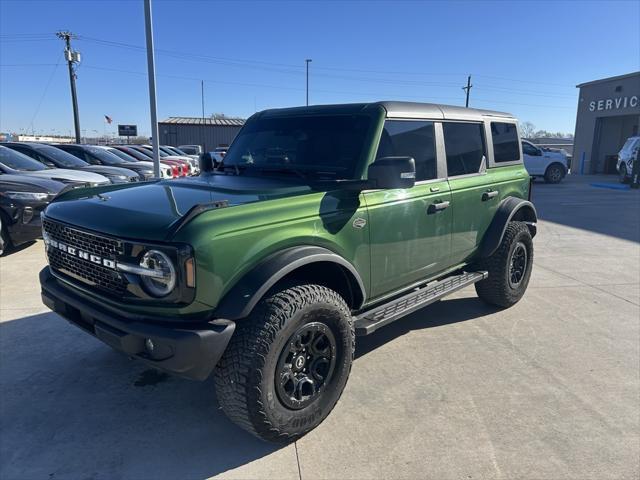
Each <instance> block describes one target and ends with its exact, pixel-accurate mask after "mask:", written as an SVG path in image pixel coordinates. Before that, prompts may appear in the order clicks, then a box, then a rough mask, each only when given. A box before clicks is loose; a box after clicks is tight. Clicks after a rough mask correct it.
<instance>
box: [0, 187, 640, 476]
mask: <svg viewBox="0 0 640 480" xmlns="http://www.w3.org/2000/svg"><path fill="white" fill-rule="evenodd" d="M595 180H596V179H594V178H590V177H581V178H580V177H576V178H573V177H569V178H567V180H566V181H565V182H564V183H562V184H560V185H545V184H536V185H535V187H534V192H535V193H534V201H535V203H536V206H537V207H538V210H539V215H540V217H541V222H540V225H539V234H538V236H537V237H536V239H535V240H534V244H535V248H536V251H535V259H534V264H535V265H534V272H533V277H532V281H531V284H530V286H529V290H528V292H527V294H526V295H525V297H524V299H523V300H522V301H521V302H520V303H519V304H517V305H516V306H514V307H512V308H511V309H508V310H503V311H499V310H496V309H493V308H491V307H488V306H486V305H484V304H483V303H482V302H481V301H480V300H478V299H477V298H476V296H475V292H474V290H473V288H470V289H465V290H462V291H460V292H458V293H457V294H456V295H455V296H454V297H452V298H450V299H447V300H444V301H441V302H439V303H437V304H435V305H432V306H430V307H427V308H426V309H424V310H422V311H420V312H417V313H415V314H413V315H411V316H410V317H408V318H406V319H404V320H401V321H399V322H396V323H395V324H392V325H390V326H388V327H385V328H383V329H381V330H379V331H378V332H376V333H375V334H373V335H371V336H369V337H364V338H358V339H357V341H358V346H357V359H356V361H355V363H354V366H353V370H352V373H351V377H350V379H349V382H348V384H347V388H346V390H345V392H344V394H343V396H342V398H341V400H340V402H339V403H338V405H337V406H336V408H335V410H334V411H333V412H332V414H331V415H330V416H329V418H328V419H327V420H326V421H325V422H324V423H323V424H322V425H320V426H319V427H318V428H317V429H316V430H314V431H313V432H311V433H310V434H309V435H307V436H305V437H304V438H302V439H301V440H299V441H298V442H296V443H295V444H292V445H289V446H286V447H280V446H273V445H269V444H266V443H263V442H260V441H258V440H256V439H254V438H253V437H251V436H250V435H248V434H245V433H244V432H243V431H241V430H239V429H238V428H236V427H235V426H234V425H233V424H232V423H231V422H229V421H228V420H227V419H226V418H225V417H224V415H223V414H222V413H221V412H220V411H219V409H218V407H217V402H216V399H215V392H214V388H213V383H212V382H211V381H207V382H204V383H196V382H190V381H186V380H181V379H177V378H171V377H166V376H164V375H158V374H155V373H154V372H153V371H149V370H147V369H146V368H145V367H144V366H142V365H140V364H138V363H136V362H131V361H129V360H128V359H126V358H124V357H122V356H121V355H119V354H117V353H115V352H113V351H111V350H110V349H109V348H108V347H106V346H104V345H103V344H101V343H100V342H98V341H97V340H95V339H93V338H91V337H89V336H87V335H86V334H85V333H83V332H81V331H79V330H78V329H77V328H75V327H72V326H70V325H68V324H67V323H66V322H65V321H63V320H61V319H60V318H59V317H57V316H56V315H54V314H51V313H49V312H48V311H47V310H46V309H45V308H44V307H43V306H42V305H41V303H40V299H39V287H38V283H37V273H38V271H39V269H40V268H41V267H42V266H43V265H44V253H43V248H42V242H38V243H36V244H34V245H32V246H29V247H28V248H25V249H23V250H21V251H19V252H16V253H13V254H11V255H9V256H8V257H6V258H2V259H0V423H1V425H0V427H1V428H0V478H1V479H3V480H13V479H32V478H33V479H43V478H44V479H59V478H61V479H77V478H92V479H147V478H148V479H164V478H167V479H169V478H181V479H204V478H208V477H212V476H220V477H221V478H243V479H245V478H283V479H284V478H293V479H295V478H303V479H305V480H306V479H320V478H372V479H373V478H398V479H404V478H407V479H412V478H433V479H449V478H451V479H478V478H498V479H501V478H502V479H510V478H523V479H558V478H575V479H623V478H629V479H635V478H638V476H639V475H640V464H639V462H640V461H639V458H640V406H639V405H640V326H639V324H640V215H639V213H640V192H638V191H619V190H608V189H601V188H595V187H592V186H590V183H592V182H594V181H595ZM597 180H598V181H605V182H607V181H608V182H613V181H615V180H614V179H613V178H605V179H604V180H603V179H602V178H599V179H597Z"/></svg>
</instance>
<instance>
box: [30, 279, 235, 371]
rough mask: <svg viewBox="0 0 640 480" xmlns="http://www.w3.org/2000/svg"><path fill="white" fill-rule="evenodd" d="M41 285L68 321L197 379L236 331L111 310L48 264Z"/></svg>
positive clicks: (226, 324) (224, 324) (222, 323)
mask: <svg viewBox="0 0 640 480" xmlns="http://www.w3.org/2000/svg"><path fill="white" fill-rule="evenodd" d="M40 285H41V287H42V302H43V303H44V304H45V305H46V306H47V307H49V308H50V309H51V310H53V311H54V312H56V313H57V314H59V315H60V316H62V317H64V318H65V319H66V320H68V321H69V322H70V323H72V324H74V325H76V326H77V327H80V328H81V329H82V330H84V331H85V332H87V333H90V334H91V335H94V336H95V337H97V338H98V339H99V340H102V341H103V342H104V343H106V344H107V345H109V346H110V347H112V348H114V349H115V350H119V351H121V352H123V353H125V354H127V355H129V356H131V357H134V358H137V359H139V360H141V361H143V362H144V363H146V364H148V365H151V366H152V367H155V368H158V369H160V370H164V371H166V372H169V373H172V374H175V375H179V376H181V377H185V378H190V379H193V380H205V379H206V378H207V377H208V376H209V375H210V374H211V372H212V371H213V368H214V367H215V366H216V364H217V363H218V361H219V360H220V357H222V354H223V353H224V351H225V349H226V348H227V344H228V343H229V340H230V339H231V335H232V334H233V331H234V330H235V323H234V322H232V321H230V320H213V321H210V322H206V323H198V324H195V325H194V324H188V325H175V324H174V326H167V325H166V323H165V324H163V325H157V324H154V323H153V320H152V319H141V318H140V317H139V316H133V315H131V316H128V315H127V314H126V313H125V312H122V311H118V312H111V311H109V310H107V309H106V308H105V307H104V306H103V305H98V304H94V303H92V302H89V301H87V300H85V299H83V298H80V297H79V296H77V295H75V294H74V293H73V292H72V291H71V290H69V288H67V287H64V286H62V285H61V283H60V281H59V280H57V279H56V278H55V277H54V276H53V275H52V274H51V272H50V271H49V267H45V268H44V269H43V270H42V271H41V272H40ZM150 344H153V349H151V350H150V349H149V348H148V347H149V345H150Z"/></svg>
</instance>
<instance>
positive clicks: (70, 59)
mask: <svg viewBox="0 0 640 480" xmlns="http://www.w3.org/2000/svg"><path fill="white" fill-rule="evenodd" d="M56 35H57V36H58V38H61V39H62V40H64V43H65V48H64V57H65V58H66V59H67V64H68V65H69V82H70V83H71V103H72V104H73V124H74V126H75V130H76V143H80V116H79V115H78V95H77V93H76V72H75V68H74V66H73V65H74V64H75V63H80V52H76V51H74V50H73V49H72V48H71V39H72V38H74V37H75V36H74V35H73V33H71V32H68V31H64V32H62V31H61V32H58V33H56Z"/></svg>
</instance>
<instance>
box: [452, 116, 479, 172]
mask: <svg viewBox="0 0 640 480" xmlns="http://www.w3.org/2000/svg"><path fill="white" fill-rule="evenodd" d="M442 130H443V132H444V147H445V150H446V151H447V173H448V175H449V176H450V177H455V176H456V175H467V174H470V173H478V172H482V171H483V170H484V169H485V168H486V149H485V144H484V125H483V124H481V123H453V122H445V123H443V124H442Z"/></svg>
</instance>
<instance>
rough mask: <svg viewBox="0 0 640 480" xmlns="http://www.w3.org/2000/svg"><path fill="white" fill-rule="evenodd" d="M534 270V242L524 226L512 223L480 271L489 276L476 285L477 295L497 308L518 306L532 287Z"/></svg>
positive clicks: (520, 223) (481, 264) (482, 263)
mask: <svg viewBox="0 0 640 480" xmlns="http://www.w3.org/2000/svg"><path fill="white" fill-rule="evenodd" d="M532 266H533V240H532V239H531V233H530V232H529V228H528V227H527V225H526V224H525V223H522V222H510V223H509V224H508V225H507V229H506V231H505V232H504V236H503V238H502V242H501V243H500V246H499V247H498V249H497V250H496V251H495V252H494V253H493V254H492V255H491V256H490V257H488V258H486V259H484V260H483V261H482V262H481V263H480V265H479V268H480V269H483V270H486V271H487V272H488V273H489V276H488V277H487V278H486V279H485V280H481V281H480V282H478V283H476V293H477V294H478V296H479V297H480V298H481V299H483V300H484V301H485V302H487V303H490V304H492V305H496V306H498V307H505V308H506V307H510V306H512V305H514V304H515V303H517V302H518V301H519V300H520V299H521V298H522V296H523V295H524V292H525V291H526V290H527V285H529V278H530V277H531V268H532Z"/></svg>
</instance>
